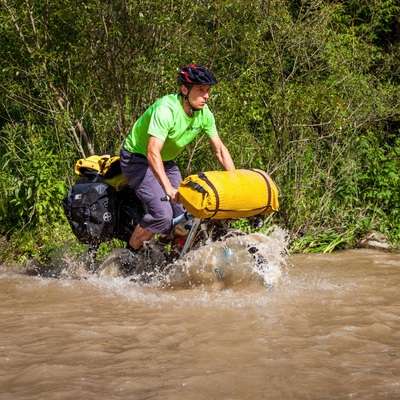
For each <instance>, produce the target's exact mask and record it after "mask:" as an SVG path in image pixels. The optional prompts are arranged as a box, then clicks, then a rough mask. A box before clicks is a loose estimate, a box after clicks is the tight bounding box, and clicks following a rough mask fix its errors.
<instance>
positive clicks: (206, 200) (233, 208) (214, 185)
mask: <svg viewBox="0 0 400 400" xmlns="http://www.w3.org/2000/svg"><path fill="white" fill-rule="evenodd" d="M178 191H179V198H180V201H181V202H182V204H183V205H184V207H185V208H186V210H187V211H189V212H190V213H191V214H192V215H194V216H195V217H197V218H201V219H205V218H211V219H229V218H246V217H251V216H253V215H258V214H269V213H271V212H274V211H278V210H279V202H278V189H277V187H276V185H275V183H274V182H273V180H272V179H271V178H270V177H269V176H268V175H267V174H266V173H265V172H263V171H261V170H257V169H252V170H245V169H236V170H233V171H209V172H202V173H200V174H195V175H190V176H188V177H187V178H186V179H184V180H183V181H182V183H181V184H180V186H179V188H178Z"/></svg>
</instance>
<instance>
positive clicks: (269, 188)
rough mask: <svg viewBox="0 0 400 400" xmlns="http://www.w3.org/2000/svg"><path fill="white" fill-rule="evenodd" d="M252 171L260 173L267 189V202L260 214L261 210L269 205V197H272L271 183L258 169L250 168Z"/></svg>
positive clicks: (266, 208)
mask: <svg viewBox="0 0 400 400" xmlns="http://www.w3.org/2000/svg"><path fill="white" fill-rule="evenodd" d="M252 171H254V172H257V173H258V174H260V175H261V176H262V177H263V178H264V181H265V183H266V184H267V189H268V202H267V205H266V206H265V208H264V210H263V211H261V213H260V214H262V213H263V212H265V211H267V210H268V209H269V208H270V207H271V197H272V189H271V183H270V181H269V180H268V179H267V177H266V176H265V175H264V174H262V173H261V172H260V171H257V170H256V169H252Z"/></svg>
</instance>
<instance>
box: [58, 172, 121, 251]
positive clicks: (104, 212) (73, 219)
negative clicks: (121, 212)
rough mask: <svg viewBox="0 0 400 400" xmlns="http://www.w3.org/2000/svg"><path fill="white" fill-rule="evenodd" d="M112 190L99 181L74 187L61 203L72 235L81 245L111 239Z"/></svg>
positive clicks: (84, 181)
mask: <svg viewBox="0 0 400 400" xmlns="http://www.w3.org/2000/svg"><path fill="white" fill-rule="evenodd" d="M114 191H115V190H114V188H113V187H112V186H110V185H108V184H107V183H105V182H104V181H102V180H98V179H96V180H94V181H93V180H92V181H90V180H82V181H78V182H77V183H76V184H75V185H73V186H72V187H71V188H70V189H69V191H68V193H67V195H66V197H65V198H64V200H63V202H62V204H63V207H64V212H65V215H66V217H67V219H68V222H69V224H70V226H71V229H72V232H73V233H74V235H75V236H76V237H77V238H78V240H79V241H80V242H81V243H87V244H100V243H102V242H104V241H107V240H109V239H111V238H112V237H113V233H114V227H115V224H116V223H115V200H114Z"/></svg>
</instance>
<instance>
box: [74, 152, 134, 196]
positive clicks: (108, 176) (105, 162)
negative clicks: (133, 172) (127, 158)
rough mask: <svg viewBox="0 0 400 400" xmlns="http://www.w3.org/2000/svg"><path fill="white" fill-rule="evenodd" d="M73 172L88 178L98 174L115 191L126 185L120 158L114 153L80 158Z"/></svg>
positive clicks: (126, 181)
mask: <svg viewBox="0 0 400 400" xmlns="http://www.w3.org/2000/svg"><path fill="white" fill-rule="evenodd" d="M75 173H76V174H78V175H79V176H83V177H86V178H90V179H93V178H94V177H96V176H97V175H99V176H101V177H103V178H104V179H105V182H106V183H107V184H109V185H111V186H113V187H114V189H115V190H116V191H117V192H119V191H120V190H122V189H123V188H125V187H126V186H128V180H127V179H126V178H125V176H124V175H123V174H122V171H121V165H120V158H119V156H115V155H110V154H96V155H93V156H90V157H87V158H81V159H80V160H78V161H77V162H76V164H75Z"/></svg>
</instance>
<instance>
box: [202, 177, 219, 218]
mask: <svg viewBox="0 0 400 400" xmlns="http://www.w3.org/2000/svg"><path fill="white" fill-rule="evenodd" d="M198 176H199V178H200V179H203V181H204V182H206V183H207V185H208V186H210V188H211V189H212V191H213V192H214V194H215V211H214V214H213V215H211V217H209V218H212V217H214V216H215V215H216V214H217V212H218V211H219V195H218V192H217V189H216V188H215V186H214V185H213V184H212V183H211V181H210V180H209V179H208V178H207V176H206V175H205V174H204V173H203V172H200V174H198ZM209 211H211V210H209Z"/></svg>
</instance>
